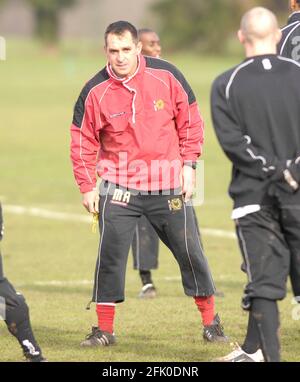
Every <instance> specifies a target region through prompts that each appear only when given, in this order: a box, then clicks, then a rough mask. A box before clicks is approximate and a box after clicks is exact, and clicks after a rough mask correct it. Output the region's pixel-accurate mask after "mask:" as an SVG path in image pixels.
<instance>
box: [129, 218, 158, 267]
mask: <svg viewBox="0 0 300 382" xmlns="http://www.w3.org/2000/svg"><path fill="white" fill-rule="evenodd" d="M158 248H159V237H158V235H157V233H156V231H155V229H154V228H153V227H152V225H151V223H150V222H149V221H148V220H147V218H146V217H145V216H141V217H140V219H139V220H138V224H137V225H136V227H135V231H134V236H133V241H132V255H133V267H134V269H141V270H145V271H149V270H150V269H157V268H158Z"/></svg>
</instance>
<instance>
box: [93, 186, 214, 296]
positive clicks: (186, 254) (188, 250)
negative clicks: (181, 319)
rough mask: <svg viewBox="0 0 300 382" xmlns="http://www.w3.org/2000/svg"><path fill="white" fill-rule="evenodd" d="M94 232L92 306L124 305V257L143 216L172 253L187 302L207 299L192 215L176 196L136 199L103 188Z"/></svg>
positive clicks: (207, 281)
mask: <svg viewBox="0 0 300 382" xmlns="http://www.w3.org/2000/svg"><path fill="white" fill-rule="evenodd" d="M99 210H100V215H99V226H100V231H101V239H100V244H99V253H98V258H97V263H96V270H95V284H94V292H93V301H95V302H122V301H124V298H125V297H124V286H125V271H126V263H127V257H128V252H129V248H130V244H131V242H132V238H133V235H134V231H135V227H136V224H137V222H138V219H139V218H140V217H141V216H142V215H145V216H146V217H147V219H148V220H149V221H150V223H151V224H152V226H153V228H154V229H155V230H156V232H157V233H158V235H159V237H160V239H161V240H162V241H163V242H164V243H165V244H166V245H167V247H168V248H169V249H170V250H171V251H172V253H173V255H174V257H175V259H176V260H177V263H178V265H179V268H180V272H181V278H182V284H183V288H184V291H185V293H186V295H188V296H210V295H212V294H214V292H215V286H214V283H213V280H212V276H211V273H210V270H209V267H208V263H207V260H206V258H205V256H204V253H203V250H202V247H201V243H200V237H199V233H198V227H197V225H196V221H195V216H194V211H193V208H192V207H191V206H188V205H186V204H185V203H184V202H183V199H182V197H181V195H176V192H175V191H174V190H173V195H163V194H162V193H160V194H158V195H141V194H136V192H134V191H132V190H131V191H127V190H126V189H124V188H122V187H117V186H116V185H114V184H112V183H108V182H102V184H101V187H100V205H99Z"/></svg>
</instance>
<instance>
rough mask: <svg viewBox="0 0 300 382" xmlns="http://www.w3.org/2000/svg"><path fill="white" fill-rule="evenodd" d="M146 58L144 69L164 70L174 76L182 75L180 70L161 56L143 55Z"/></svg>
mask: <svg viewBox="0 0 300 382" xmlns="http://www.w3.org/2000/svg"><path fill="white" fill-rule="evenodd" d="M144 57H145V60H146V69H154V70H161V71H166V72H169V73H171V74H173V75H174V76H175V77H176V78H177V77H178V76H180V75H182V73H181V71H180V70H179V69H178V68H177V67H176V66H175V65H174V64H172V63H171V62H169V61H167V60H163V59H161V58H156V57H150V56H144Z"/></svg>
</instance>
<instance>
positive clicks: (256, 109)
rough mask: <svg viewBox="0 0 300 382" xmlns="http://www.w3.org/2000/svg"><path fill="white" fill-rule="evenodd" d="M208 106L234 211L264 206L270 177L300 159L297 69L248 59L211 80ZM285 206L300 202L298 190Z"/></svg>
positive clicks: (280, 61)
mask: <svg viewBox="0 0 300 382" xmlns="http://www.w3.org/2000/svg"><path fill="white" fill-rule="evenodd" d="M211 107H212V119H213V124H214V128H215V131H216V135H217V137H218V140H219V142H220V144H221V146H222V148H223V150H224V152H225V153H226V155H227V156H228V158H229V159H230V160H231V162H232V163H233V171H232V181H231V184H230V188H229V194H230V196H231V197H232V198H233V200H234V207H235V208H237V207H241V206H245V205H249V204H259V205H264V204H269V202H270V200H269V196H268V194H269V186H270V184H271V182H273V179H274V177H275V176H276V174H279V173H282V170H283V168H282V167H285V166H286V161H287V160H295V159H296V158H298V157H299V156H300V65H299V64H298V63H296V62H294V61H292V60H289V59H287V58H284V57H279V56H277V55H272V54H270V55H262V56H256V57H250V58H247V59H245V60H244V61H243V62H242V63H241V64H240V65H238V66H236V67H234V68H232V69H231V70H229V71H227V72H225V73H224V74H222V75H220V76H219V77H218V78H217V79H216V80H215V81H214V83H213V85H212V92H211ZM299 161H300V159H299ZM299 173H300V166H299ZM285 202H286V203H288V204H294V203H297V204H299V203H300V192H299V191H297V192H296V193H294V194H293V195H291V194H288V193H287V195H286V201H285Z"/></svg>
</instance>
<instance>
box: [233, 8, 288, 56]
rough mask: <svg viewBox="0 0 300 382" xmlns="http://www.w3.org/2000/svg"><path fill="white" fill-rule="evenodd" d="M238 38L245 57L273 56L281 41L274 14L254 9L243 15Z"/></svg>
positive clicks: (266, 10)
mask: <svg viewBox="0 0 300 382" xmlns="http://www.w3.org/2000/svg"><path fill="white" fill-rule="evenodd" d="M238 38H239V40H240V42H241V43H242V44H243V45H244V47H245V51H246V56H248V57H249V56H255V55H259V54H271V53H272V54H275V53H276V46H277V44H278V42H279V41H280V39H281V31H280V29H279V27H278V22H277V19H276V16H275V15H274V13H272V12H271V11H269V10H268V9H266V8H263V7H255V8H252V9H250V10H249V11H248V12H246V13H245V14H244V16H243V17H242V20H241V26H240V30H239V31H238Z"/></svg>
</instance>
